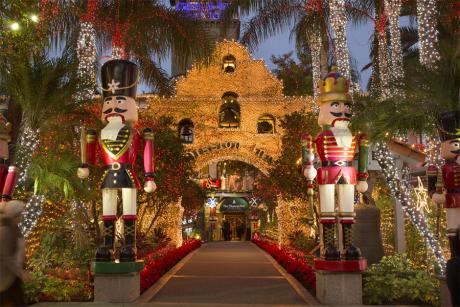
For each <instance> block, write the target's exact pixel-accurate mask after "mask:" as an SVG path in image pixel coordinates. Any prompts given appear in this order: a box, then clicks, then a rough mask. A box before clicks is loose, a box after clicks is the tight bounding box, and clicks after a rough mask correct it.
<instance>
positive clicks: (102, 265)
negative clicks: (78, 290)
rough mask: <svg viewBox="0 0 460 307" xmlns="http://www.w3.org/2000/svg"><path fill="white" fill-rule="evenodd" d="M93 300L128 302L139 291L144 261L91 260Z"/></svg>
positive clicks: (135, 297) (138, 293)
mask: <svg viewBox="0 0 460 307" xmlns="http://www.w3.org/2000/svg"><path fill="white" fill-rule="evenodd" d="M91 269H92V272H93V274H94V301H95V302H107V303H129V302H133V301H135V300H136V299H137V298H138V297H139V296H140V293H141V283H140V273H139V272H140V271H142V270H143V269H144V261H139V260H138V261H135V262H119V263H117V262H93V263H92V268H91Z"/></svg>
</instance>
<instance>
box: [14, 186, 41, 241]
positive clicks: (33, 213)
mask: <svg viewBox="0 0 460 307" xmlns="http://www.w3.org/2000/svg"><path fill="white" fill-rule="evenodd" d="M44 202H45V196H43V195H32V197H31V198H30V199H29V200H28V201H27V203H26V208H25V211H24V212H25V213H24V216H23V219H22V223H21V225H20V227H21V230H22V233H23V235H24V236H25V237H27V236H28V235H29V233H30V231H31V230H32V229H33V228H34V227H35V225H36V224H37V221H38V218H39V217H40V215H41V213H42V208H43V203H44Z"/></svg>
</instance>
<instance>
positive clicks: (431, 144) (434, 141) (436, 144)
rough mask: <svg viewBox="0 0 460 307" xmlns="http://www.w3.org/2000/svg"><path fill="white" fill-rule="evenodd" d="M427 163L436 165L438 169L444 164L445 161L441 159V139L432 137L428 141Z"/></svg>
mask: <svg viewBox="0 0 460 307" xmlns="http://www.w3.org/2000/svg"><path fill="white" fill-rule="evenodd" d="M425 161H426V163H427V165H435V166H437V167H438V169H440V168H441V166H442V165H443V164H444V159H443V158H442V157H441V141H440V140H439V137H436V136H432V137H429V138H428V139H427V141H426V155H425Z"/></svg>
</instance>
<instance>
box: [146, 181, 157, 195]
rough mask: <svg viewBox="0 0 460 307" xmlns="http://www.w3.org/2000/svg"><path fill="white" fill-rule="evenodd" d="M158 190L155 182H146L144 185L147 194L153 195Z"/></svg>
mask: <svg viewBox="0 0 460 307" xmlns="http://www.w3.org/2000/svg"><path fill="white" fill-rule="evenodd" d="M156 189H157V185H156V184H155V181H153V180H150V181H146V182H145V184H144V191H145V192H147V193H153V192H155V190H156Z"/></svg>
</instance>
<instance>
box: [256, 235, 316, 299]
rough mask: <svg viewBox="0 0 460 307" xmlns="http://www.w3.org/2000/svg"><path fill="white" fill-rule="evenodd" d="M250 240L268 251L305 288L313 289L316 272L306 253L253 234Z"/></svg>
mask: <svg viewBox="0 0 460 307" xmlns="http://www.w3.org/2000/svg"><path fill="white" fill-rule="evenodd" d="M252 242H253V243H254V244H256V245H257V246H258V247H260V248H261V249H263V250H265V251H266V252H267V253H269V254H270V255H271V256H272V257H273V258H275V260H276V261H277V262H278V263H279V264H280V265H281V266H282V267H283V268H285V269H286V271H287V272H288V273H289V274H291V275H293V276H294V277H295V278H296V279H297V280H298V281H299V282H300V283H301V284H302V285H303V286H304V287H305V288H307V289H308V290H310V291H314V290H315V287H316V274H315V272H314V271H313V269H312V267H311V266H310V265H309V263H308V255H307V254H305V253H303V252H301V251H299V250H292V249H289V248H283V247H279V246H278V244H277V243H276V242H273V241H270V240H268V239H264V238H262V237H261V236H259V235H257V234H256V235H254V238H253V239H252Z"/></svg>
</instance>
